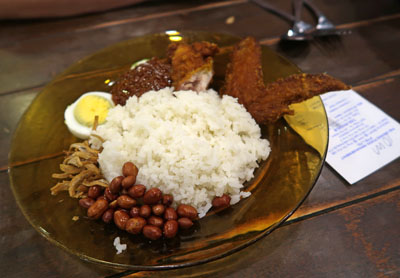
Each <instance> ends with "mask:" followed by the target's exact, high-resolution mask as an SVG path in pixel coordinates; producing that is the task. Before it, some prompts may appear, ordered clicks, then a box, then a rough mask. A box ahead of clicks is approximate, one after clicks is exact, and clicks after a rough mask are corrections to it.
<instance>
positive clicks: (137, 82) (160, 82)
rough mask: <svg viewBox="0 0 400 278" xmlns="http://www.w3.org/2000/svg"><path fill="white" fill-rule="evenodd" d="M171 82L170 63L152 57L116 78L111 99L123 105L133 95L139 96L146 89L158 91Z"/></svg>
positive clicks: (146, 90)
mask: <svg viewBox="0 0 400 278" xmlns="http://www.w3.org/2000/svg"><path fill="white" fill-rule="evenodd" d="M171 84H172V80H171V65H170V64H169V63H168V61H167V60H166V59H157V58H152V59H151V60H150V61H147V62H146V63H143V64H140V65H138V66H136V67H135V68H134V69H131V70H129V71H127V72H125V73H124V74H123V75H122V76H121V77H120V78H119V79H118V81H117V82H116V83H115V84H114V85H113V87H112V88H111V94H112V100H113V102H114V103H115V104H120V105H125V103H126V101H127V100H128V98H129V97H131V96H133V95H135V96H137V97H140V96H141V95H142V94H144V93H146V92H148V91H151V90H155V91H158V90H160V89H163V88H165V87H169V86H171Z"/></svg>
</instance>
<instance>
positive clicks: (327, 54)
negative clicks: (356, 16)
mask: <svg viewBox="0 0 400 278" xmlns="http://www.w3.org/2000/svg"><path fill="white" fill-rule="evenodd" d="M399 24H400V18H395V19H391V20H388V21H383V22H378V23H375V24H373V25H371V26H369V25H368V26H360V27H358V28H355V29H352V34H351V35H347V36H342V37H337V38H336V37H333V38H326V39H319V40H315V41H313V42H311V43H305V42H280V43H278V44H275V45H272V48H273V49H275V50H276V51H278V53H280V54H282V55H283V56H285V57H286V58H288V59H290V60H291V61H293V62H294V63H295V64H297V65H298V66H299V67H300V68H301V69H302V70H303V71H305V72H310V73H316V72H327V73H329V74H331V75H333V76H335V77H337V78H340V79H342V80H343V81H345V82H347V83H349V84H353V85H355V84H356V83H357V82H360V81H362V80H366V79H370V78H372V77H375V76H377V75H382V74H384V73H387V72H390V71H394V70H398V68H399V67H400V65H399V64H398V63H399V61H400V53H399V52H398V51H397V50H395V49H397V47H395V46H394V45H396V41H398V42H400V33H399V32H397V35H398V36H399V37H397V35H396V32H394V33H395V35H393V36H392V35H390V36H387V35H384V34H389V33H392V30H393V29H395V28H396V27H395V26H399Z"/></svg>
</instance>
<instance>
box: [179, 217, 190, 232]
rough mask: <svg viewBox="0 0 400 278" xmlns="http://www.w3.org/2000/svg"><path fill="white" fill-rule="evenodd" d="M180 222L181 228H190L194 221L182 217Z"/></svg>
mask: <svg viewBox="0 0 400 278" xmlns="http://www.w3.org/2000/svg"><path fill="white" fill-rule="evenodd" d="M178 224H179V228H181V229H189V228H190V227H192V226H193V221H192V220H190V219H189V218H187V217H182V218H179V219H178Z"/></svg>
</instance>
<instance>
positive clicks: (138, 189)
mask: <svg viewBox="0 0 400 278" xmlns="http://www.w3.org/2000/svg"><path fill="white" fill-rule="evenodd" d="M145 192H146V186H144V185H143V184H136V185H134V186H132V187H131V188H129V191H128V194H129V196H131V197H132V198H141V197H143V195H144V193H145Z"/></svg>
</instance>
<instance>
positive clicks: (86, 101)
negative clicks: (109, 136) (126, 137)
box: [74, 95, 111, 127]
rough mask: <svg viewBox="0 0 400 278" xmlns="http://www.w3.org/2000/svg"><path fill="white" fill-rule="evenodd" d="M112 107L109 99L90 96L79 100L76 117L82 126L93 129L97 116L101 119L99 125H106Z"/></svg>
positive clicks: (75, 110)
mask: <svg viewBox="0 0 400 278" xmlns="http://www.w3.org/2000/svg"><path fill="white" fill-rule="evenodd" d="M110 107H111V104H110V102H109V101H108V100H107V99H105V98H102V97H100V96H96V95H88V96H84V97H83V98H82V99H81V100H79V102H78V103H77V105H76V106H75V109H74V116H75V119H76V120H77V121H78V122H79V123H80V124H82V125H85V126H87V127H92V126H93V124H94V118H95V116H98V117H99V119H98V124H102V123H104V121H105V120H106V117H107V114H108V110H109V109H110Z"/></svg>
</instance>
